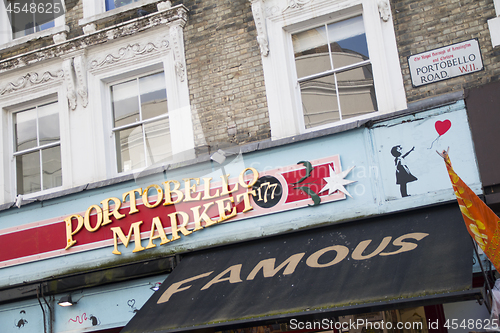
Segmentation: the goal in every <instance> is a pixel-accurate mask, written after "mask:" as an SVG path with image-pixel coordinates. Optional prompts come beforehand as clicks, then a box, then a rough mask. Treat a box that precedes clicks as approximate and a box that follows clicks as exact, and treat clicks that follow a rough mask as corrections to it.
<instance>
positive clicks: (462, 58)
mask: <svg viewBox="0 0 500 333" xmlns="http://www.w3.org/2000/svg"><path fill="white" fill-rule="evenodd" d="M408 65H409V67H410V74H411V82H412V84H413V86H414V87H418V86H423V85H426V84H429V83H434V82H439V81H443V80H446V79H450V78H453V77H457V76H461V75H466V74H470V73H474V72H478V71H481V70H483V60H482V59H481V51H480V49H479V43H478V41H477V40H475V39H471V40H468V41H465V42H461V43H458V44H453V45H448V46H445V47H442V48H439V49H435V50H432V51H427V52H424V53H419V54H415V55H412V56H410V57H408Z"/></svg>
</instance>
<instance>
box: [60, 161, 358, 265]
mask: <svg viewBox="0 0 500 333" xmlns="http://www.w3.org/2000/svg"><path fill="white" fill-rule="evenodd" d="M326 162H327V163H321V162H319V163H321V164H318V165H315V166H313V164H312V163H311V162H309V161H300V162H299V163H298V165H300V166H299V167H297V166H292V167H291V168H285V169H288V170H287V171H285V172H280V170H279V169H278V170H273V172H270V173H266V174H265V175H264V174H259V172H258V171H257V170H256V169H255V168H252V167H248V168H245V169H243V170H242V171H241V172H240V174H239V176H238V178H237V179H230V174H223V175H221V176H220V178H221V181H219V182H213V181H212V180H213V179H212V178H211V177H210V178H201V179H200V178H184V179H182V182H183V183H184V187H183V189H181V182H179V181H177V180H167V181H164V182H163V183H162V185H158V184H152V185H149V186H147V187H146V188H145V189H142V188H136V189H133V190H131V191H128V192H125V193H123V194H122V199H123V201H121V200H120V199H119V198H116V197H111V198H107V199H105V200H103V201H101V202H100V205H98V204H94V205H91V206H89V207H88V208H87V210H86V211H85V213H84V214H73V215H71V216H68V217H67V218H65V219H64V221H65V222H66V248H65V249H66V250H67V249H69V248H71V247H72V246H73V245H75V244H77V243H78V241H77V239H75V237H76V235H77V234H78V233H80V232H90V233H93V232H96V231H99V229H100V228H101V227H103V226H106V225H110V224H112V222H113V219H112V218H114V219H115V220H116V221H117V222H118V221H120V220H121V219H124V218H126V217H127V216H131V215H134V214H136V213H139V214H137V215H136V218H135V220H139V219H140V221H136V222H133V223H131V224H130V227H129V229H128V233H127V235H125V232H124V230H123V229H122V227H121V226H114V227H111V228H110V230H111V232H112V235H113V245H114V249H113V254H117V255H119V254H121V252H120V251H119V250H118V240H120V241H121V242H122V243H123V244H124V245H125V246H126V247H128V244H129V243H130V241H131V239H132V235H133V237H134V238H133V239H134V243H135V247H134V250H133V251H132V252H140V251H143V250H147V249H151V248H154V247H156V246H157V245H156V244H155V243H154V242H153V241H154V240H156V239H160V243H159V245H165V244H168V243H170V242H173V241H176V240H179V239H181V234H182V235H184V236H188V235H191V234H192V233H194V232H197V231H200V230H203V229H204V228H207V227H211V226H214V225H216V224H219V223H222V222H224V221H227V220H229V219H236V218H237V217H240V218H245V217H249V216H246V215H247V214H246V213H248V212H250V211H254V210H255V207H256V206H257V207H259V208H260V209H259V212H257V211H256V212H254V214H250V215H252V216H259V215H265V214H268V213H270V212H276V211H280V210H288V209H292V208H299V207H301V206H302V207H307V206H317V205H319V204H320V203H321V202H322V196H329V195H332V194H335V193H336V192H339V193H337V194H336V195H333V196H332V197H330V198H327V199H326V200H325V201H331V200H341V199H345V198H346V196H345V194H348V195H349V192H347V190H346V189H345V187H344V185H347V184H350V183H352V182H353V181H350V180H345V179H344V177H345V176H346V175H347V174H348V173H349V172H350V171H351V170H352V168H351V169H349V170H347V171H345V172H339V173H338V174H337V173H336V172H335V171H334V170H340V158H339V156H338V155H337V156H334V157H332V161H331V162H330V163H328V161H326ZM335 164H336V166H334V165H335ZM302 166H303V167H302ZM280 178H281V179H280ZM284 192H286V197H283V194H285V193H284ZM136 195H138V196H140V199H139V200H138V199H136ZM282 199H283V200H282ZM283 201H284V202H283ZM307 201H309V202H310V201H312V203H306V202H307ZM125 203H127V207H125V205H124V204H125ZM279 203H281V204H282V205H280V206H278V207H276V206H277V205H278V204H279ZM287 206H288V208H287ZM122 207H123V208H122ZM159 207H162V208H164V209H163V210H162V211H160V209H158V215H156V214H153V215H155V216H153V217H152V218H151V216H148V215H149V214H141V211H145V210H155V209H157V208H159ZM148 217H149V219H150V220H151V224H150V227H149V228H147V227H146V228H144V227H143V225H144V224H145V220H146V219H148ZM146 223H147V222H146ZM115 224H116V223H115ZM145 230H146V231H145ZM144 232H146V233H147V234H148V236H147V238H148V243H147V245H146V246H145V247H144V246H143V244H142V243H141V238H143V237H141V234H143V233H144ZM167 234H170V235H171V237H170V238H169V237H167Z"/></svg>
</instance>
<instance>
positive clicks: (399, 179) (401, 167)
mask: <svg viewBox="0 0 500 333" xmlns="http://www.w3.org/2000/svg"><path fill="white" fill-rule="evenodd" d="M414 149H415V147H413V148H412V149H410V151H408V152H407V153H406V154H404V155H403V153H402V151H403V148H401V146H399V145H398V146H394V147H392V149H391V154H392V156H394V164H395V165H396V184H398V185H399V188H400V191H401V196H402V197H407V196H408V192H407V188H406V184H408V183H410V182H413V181H415V180H417V177H415V176H414V175H412V174H411V172H410V169H409V168H408V166H407V165H406V161H405V157H406V156H408V154H410V153H411V152H412V151H413V150H414Z"/></svg>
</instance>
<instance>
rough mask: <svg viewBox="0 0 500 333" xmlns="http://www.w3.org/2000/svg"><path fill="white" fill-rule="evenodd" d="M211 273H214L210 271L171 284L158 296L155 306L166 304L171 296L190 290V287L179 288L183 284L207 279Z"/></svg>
mask: <svg viewBox="0 0 500 333" xmlns="http://www.w3.org/2000/svg"><path fill="white" fill-rule="evenodd" d="M213 272H214V271H211V272H208V273H203V274H200V275H196V276H193V277H190V278H189V279H185V280H182V281H179V282H175V283H172V284H171V285H170V286H169V287H168V288H167V290H165V292H163V294H162V295H161V296H160V298H159V299H158V301H157V302H156V304H161V303H165V302H168V300H169V299H170V297H171V296H172V295H173V294H175V293H178V292H179V291H184V290H186V289H189V288H191V286H185V287H182V288H179V287H180V286H181V285H183V284H184V283H188V282H191V281H194V280H198V279H201V278H204V277H207V276H209V275H210V274H212V273H213Z"/></svg>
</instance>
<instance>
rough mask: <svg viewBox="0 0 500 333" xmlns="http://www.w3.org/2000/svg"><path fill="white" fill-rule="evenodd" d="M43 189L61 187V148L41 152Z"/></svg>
mask: <svg viewBox="0 0 500 333" xmlns="http://www.w3.org/2000/svg"><path fill="white" fill-rule="evenodd" d="M42 173H43V189H44V190H46V189H49V188H53V187H57V186H62V171H61V147H60V146H56V147H52V148H48V149H43V150H42Z"/></svg>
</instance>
